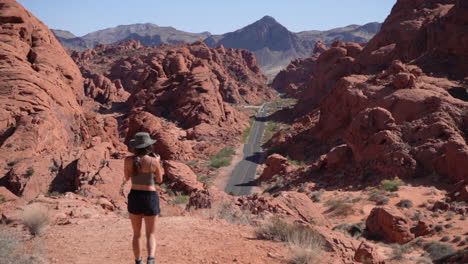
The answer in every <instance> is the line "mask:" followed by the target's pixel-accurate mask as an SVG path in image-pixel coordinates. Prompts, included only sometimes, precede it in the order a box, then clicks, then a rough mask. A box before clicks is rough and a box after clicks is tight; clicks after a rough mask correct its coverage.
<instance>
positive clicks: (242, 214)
mask: <svg viewBox="0 0 468 264" xmlns="http://www.w3.org/2000/svg"><path fill="white" fill-rule="evenodd" d="M208 216H210V217H213V218H221V219H224V220H226V221H227V222H228V223H231V224H241V225H250V224H251V223H252V218H251V216H250V213H249V212H246V211H244V210H242V209H240V208H238V207H237V206H233V205H231V204H229V203H221V204H218V205H216V206H214V207H213V208H211V209H210V210H209V211H208Z"/></svg>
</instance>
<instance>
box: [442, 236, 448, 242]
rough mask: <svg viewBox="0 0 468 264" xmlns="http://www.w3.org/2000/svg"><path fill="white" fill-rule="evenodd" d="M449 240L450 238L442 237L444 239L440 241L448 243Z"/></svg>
mask: <svg viewBox="0 0 468 264" xmlns="http://www.w3.org/2000/svg"><path fill="white" fill-rule="evenodd" d="M449 240H450V237H449V236H444V237H442V238H441V239H440V241H442V242H447V241H449Z"/></svg>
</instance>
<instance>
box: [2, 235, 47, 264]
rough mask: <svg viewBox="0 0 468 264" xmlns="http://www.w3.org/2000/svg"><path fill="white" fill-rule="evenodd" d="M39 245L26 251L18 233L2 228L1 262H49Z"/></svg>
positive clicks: (31, 263) (7, 263)
mask: <svg viewBox="0 0 468 264" xmlns="http://www.w3.org/2000/svg"><path fill="white" fill-rule="evenodd" d="M40 244H43V243H40ZM39 247H40V246H39ZM39 247H37V246H35V247H33V248H32V249H31V250H29V251H26V250H25V248H24V245H23V244H22V243H21V241H20V239H19V237H18V235H16V234H14V233H12V232H9V231H7V230H5V229H0V263H2V264H47V263H48V262H47V261H46V260H45V259H44V257H42V256H44V255H46V254H45V252H42V251H44V250H40V249H39Z"/></svg>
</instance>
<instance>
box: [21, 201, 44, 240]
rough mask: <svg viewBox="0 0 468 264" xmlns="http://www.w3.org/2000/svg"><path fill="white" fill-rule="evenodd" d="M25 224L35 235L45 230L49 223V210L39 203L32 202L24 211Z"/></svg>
mask: <svg viewBox="0 0 468 264" xmlns="http://www.w3.org/2000/svg"><path fill="white" fill-rule="evenodd" d="M23 224H24V225H25V226H26V227H27V228H28V230H29V232H30V233H31V235H33V236H38V235H40V234H42V232H44V230H45V229H46V227H47V226H48V225H49V210H48V209H47V207H44V206H42V205H39V204H31V205H29V206H27V207H26V208H25V209H24V211H23Z"/></svg>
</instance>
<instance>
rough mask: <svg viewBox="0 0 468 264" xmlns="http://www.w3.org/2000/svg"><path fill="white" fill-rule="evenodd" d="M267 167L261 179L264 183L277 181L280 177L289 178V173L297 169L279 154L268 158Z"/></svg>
mask: <svg viewBox="0 0 468 264" xmlns="http://www.w3.org/2000/svg"><path fill="white" fill-rule="evenodd" d="M265 165H266V167H265V169H264V170H263V172H262V174H261V175H260V177H259V180H260V181H264V182H268V181H272V180H275V177H276V176H278V175H283V176H287V174H288V173H291V172H292V171H293V170H294V169H296V166H294V165H291V164H290V163H289V161H288V159H287V158H285V157H283V156H281V155H279V154H273V155H270V156H268V158H267V159H266V161H265Z"/></svg>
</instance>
